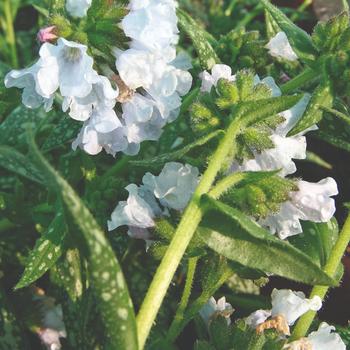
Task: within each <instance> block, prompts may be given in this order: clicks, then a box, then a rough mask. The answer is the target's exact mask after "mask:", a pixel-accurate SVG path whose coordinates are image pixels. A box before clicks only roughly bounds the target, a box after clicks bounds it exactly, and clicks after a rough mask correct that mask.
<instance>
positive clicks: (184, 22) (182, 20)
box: [177, 10, 220, 70]
mask: <svg viewBox="0 0 350 350" xmlns="http://www.w3.org/2000/svg"><path fill="white" fill-rule="evenodd" d="M177 15H178V19H179V25H180V27H181V28H182V29H183V30H184V31H185V32H186V33H187V34H188V36H189V37H190V38H191V40H192V42H193V46H194V47H195V49H196V51H197V53H198V57H199V60H200V63H201V66H202V68H203V69H207V70H211V69H212V67H213V66H214V65H215V64H216V63H219V62H220V60H219V57H218V56H217V54H216V52H215V50H214V49H213V47H212V46H211V44H210V42H209V41H208V39H207V35H206V32H205V30H204V29H202V28H201V27H200V26H199V25H198V23H196V21H195V20H194V19H193V18H192V17H191V16H190V15H189V14H187V13H186V12H185V11H183V10H177Z"/></svg>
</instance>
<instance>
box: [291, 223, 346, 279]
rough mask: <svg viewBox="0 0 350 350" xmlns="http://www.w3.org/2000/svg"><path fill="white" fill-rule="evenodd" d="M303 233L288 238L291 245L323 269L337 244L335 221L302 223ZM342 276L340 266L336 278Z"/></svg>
mask: <svg viewBox="0 0 350 350" xmlns="http://www.w3.org/2000/svg"><path fill="white" fill-rule="evenodd" d="M302 226H303V232H302V233H301V234H299V235H296V236H293V237H290V238H289V241H290V243H291V244H293V245H294V246H295V247H296V248H298V249H300V250H301V251H303V252H304V253H305V254H306V255H307V256H309V257H310V258H311V259H312V261H314V262H315V263H316V264H317V265H318V266H320V267H322V268H323V267H324V266H325V265H326V263H327V260H328V258H329V255H330V253H331V250H332V249H333V246H334V244H335V243H336V242H337V239H338V235H339V227H338V223H337V220H336V219H334V218H333V219H332V220H331V221H329V222H327V223H314V222H310V221H304V222H303V223H302ZM342 274H343V269H342V266H340V269H338V271H337V274H336V275H337V276H336V279H337V280H338V278H337V277H339V278H341V276H342Z"/></svg>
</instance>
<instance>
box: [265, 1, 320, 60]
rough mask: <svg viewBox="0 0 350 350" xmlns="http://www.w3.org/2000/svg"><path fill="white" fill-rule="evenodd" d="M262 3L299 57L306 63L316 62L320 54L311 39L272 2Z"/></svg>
mask: <svg viewBox="0 0 350 350" xmlns="http://www.w3.org/2000/svg"><path fill="white" fill-rule="evenodd" d="M261 3H262V4H263V6H264V7H265V9H266V10H267V11H268V13H269V14H270V15H271V17H272V18H273V19H274V20H275V21H276V23H277V25H278V26H279V27H280V28H281V30H282V31H284V32H285V33H286V35H287V37H288V40H289V42H290V45H291V46H292V48H293V50H294V51H295V53H296V54H297V56H298V57H299V58H300V59H301V60H302V61H304V62H305V63H311V62H313V61H315V59H316V57H317V55H318V52H317V50H316V48H315V47H314V45H313V43H312V40H311V37H310V36H309V35H308V34H307V33H306V32H305V31H304V30H302V29H301V28H299V27H298V26H296V25H295V24H294V23H293V22H292V21H291V20H290V19H289V18H288V17H287V16H286V15H285V14H284V13H283V12H282V11H280V10H279V9H278V8H277V7H275V6H274V5H272V4H271V3H270V1H268V0H261Z"/></svg>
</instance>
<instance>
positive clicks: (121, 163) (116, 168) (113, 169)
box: [103, 156, 131, 179]
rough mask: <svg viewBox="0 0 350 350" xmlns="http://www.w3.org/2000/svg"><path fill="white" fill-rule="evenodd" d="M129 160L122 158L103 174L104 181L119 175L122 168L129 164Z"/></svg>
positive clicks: (128, 158)
mask: <svg viewBox="0 0 350 350" xmlns="http://www.w3.org/2000/svg"><path fill="white" fill-rule="evenodd" d="M130 159H131V157H128V156H123V157H122V158H121V159H120V160H119V161H117V162H116V163H115V164H114V165H113V166H112V167H111V168H110V169H109V170H108V171H107V172H105V173H104V174H103V178H104V179H106V178H108V177H111V176H115V175H117V174H119V173H120V172H121V171H122V170H123V169H124V167H125V166H126V165H127V164H128V163H129V161H130Z"/></svg>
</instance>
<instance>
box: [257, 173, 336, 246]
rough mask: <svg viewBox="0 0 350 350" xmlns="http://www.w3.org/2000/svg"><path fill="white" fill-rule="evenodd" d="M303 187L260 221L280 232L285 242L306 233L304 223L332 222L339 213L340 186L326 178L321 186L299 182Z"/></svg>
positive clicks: (320, 182)
mask: <svg viewBox="0 0 350 350" xmlns="http://www.w3.org/2000/svg"><path fill="white" fill-rule="evenodd" d="M297 186H298V188H299V190H298V191H296V192H291V193H290V200H289V201H287V202H285V203H283V204H282V206H281V208H280V210H279V212H278V213H276V214H272V215H271V216H268V217H267V218H265V219H262V220H260V224H261V225H263V226H266V227H268V228H269V229H270V231H271V233H273V234H274V233H277V234H278V236H279V237H280V238H281V239H285V238H287V237H290V236H293V235H296V234H299V233H301V232H303V230H302V227H301V224H300V220H308V221H313V222H328V221H329V220H330V219H331V218H332V216H333V215H334V213H335V210H336V208H335V201H334V199H333V198H331V196H335V195H337V194H338V187H337V183H336V182H335V180H334V179H332V178H326V179H323V180H321V181H319V182H318V183H312V182H307V181H298V182H297Z"/></svg>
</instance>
